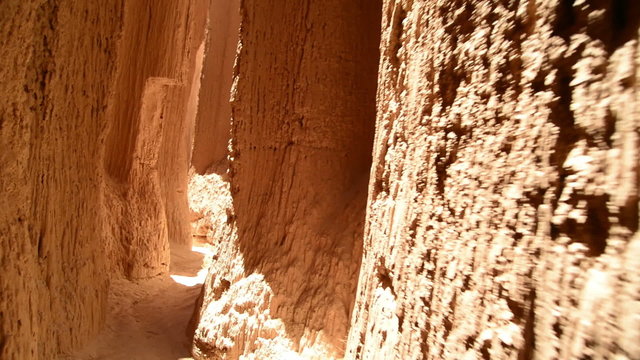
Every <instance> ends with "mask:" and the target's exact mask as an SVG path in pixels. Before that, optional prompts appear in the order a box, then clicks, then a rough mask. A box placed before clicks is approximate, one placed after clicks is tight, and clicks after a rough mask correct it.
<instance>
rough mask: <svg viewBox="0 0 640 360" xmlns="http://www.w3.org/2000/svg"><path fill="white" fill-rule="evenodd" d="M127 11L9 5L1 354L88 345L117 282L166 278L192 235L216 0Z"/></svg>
mask: <svg viewBox="0 0 640 360" xmlns="http://www.w3.org/2000/svg"><path fill="white" fill-rule="evenodd" d="M121 3H122V2H118V1H105V2H91V1H71V0H60V1H22V0H21V1H13V0H11V1H4V2H3V3H2V6H0V59H2V61H3V66H1V67H0V75H1V77H2V82H1V84H0V92H1V93H2V96H1V97H0V144H1V146H0V149H1V150H0V189H1V197H0V241H1V242H0V264H1V268H0V273H2V275H1V276H0V309H1V311H0V358H3V359H5V358H6V359H53V358H57V355H58V354H59V353H70V352H72V351H73V350H75V349H77V348H78V346H80V345H81V344H83V343H85V342H86V341H87V340H89V339H90V338H91V337H92V336H93V335H95V334H96V333H97V332H98V331H99V330H100V328H101V326H102V324H103V323H104V316H105V310H106V305H107V304H106V298H107V293H108V280H109V278H112V277H115V276H119V275H120V274H125V275H127V276H129V277H131V278H137V277H147V276H152V275H155V274H157V273H159V272H161V271H163V270H165V269H166V268H167V266H168V245H169V240H172V242H175V243H178V244H179V243H188V242H190V240H191V237H190V229H189V224H188V206H187V198H186V184H187V176H188V165H189V161H190V160H189V157H190V151H191V141H192V136H193V123H194V120H195V112H196V109H197V94H198V92H199V71H200V69H201V63H202V58H203V53H204V46H203V40H204V29H205V21H206V13H207V10H208V1H207V0H192V1H187V0H185V1H178V2H176V1H145V0H137V1H127V2H125V3H124V5H123V6H121ZM198 59H200V60H199V61H198ZM104 164H106V166H104ZM105 168H106V171H105Z"/></svg>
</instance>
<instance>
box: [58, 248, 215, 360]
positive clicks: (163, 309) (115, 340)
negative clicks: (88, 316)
mask: <svg viewBox="0 0 640 360" xmlns="http://www.w3.org/2000/svg"><path fill="white" fill-rule="evenodd" d="M209 253H210V250H209V245H207V244H204V243H202V242H198V241H197V240H194V244H193V246H192V247H191V248H188V247H185V248H178V249H173V250H172V251H171V269H170V273H169V274H166V275H162V276H158V277H156V278H152V279H148V280H142V281H137V282H131V281H127V280H117V281H114V282H113V283H112V285H111V291H110V294H109V313H108V315H107V316H108V318H107V324H106V326H105V329H104V330H103V331H102V333H101V334H100V335H99V336H97V337H96V339H95V340H94V341H93V342H92V343H90V344H89V345H87V346H86V347H85V348H84V349H82V350H81V351H79V352H78V353H76V354H74V355H73V356H70V357H67V358H66V360H103V359H104V360H107V359H108V360H120V359H122V360H186V359H191V355H190V347H191V341H190V339H189V337H188V336H187V327H188V326H189V321H190V320H191V317H192V315H193V311H194V305H195V302H196V299H197V298H198V295H199V294H200V290H201V285H202V284H203V282H204V279H205V275H206V270H204V268H205V267H204V264H205V263H207V260H206V258H207V255H208V254H209Z"/></svg>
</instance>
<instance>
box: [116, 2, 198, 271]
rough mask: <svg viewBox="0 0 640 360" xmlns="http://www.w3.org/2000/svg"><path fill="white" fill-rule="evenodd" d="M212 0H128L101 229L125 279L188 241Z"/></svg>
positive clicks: (152, 267)
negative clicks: (197, 119) (195, 141)
mask: <svg viewBox="0 0 640 360" xmlns="http://www.w3.org/2000/svg"><path fill="white" fill-rule="evenodd" d="M208 5H209V1H207V0H182V1H177V2H176V1H169V0H162V1H155V0H154V1H151V0H135V1H128V2H126V5H125V16H124V25H123V32H122V40H121V41H120V43H119V48H118V58H117V61H118V74H117V80H116V84H115V88H114V92H113V98H112V101H111V103H110V107H109V116H110V117H111V118H112V119H113V126H111V127H110V130H109V135H108V137H107V142H106V154H105V160H104V166H105V169H106V173H107V174H108V175H109V176H108V181H107V193H106V200H105V212H106V213H107V214H108V216H109V222H108V224H107V226H106V228H105V232H106V234H107V237H108V239H109V241H108V244H109V245H110V248H109V252H110V257H111V258H112V259H113V262H114V265H115V268H116V269H118V271H119V272H121V273H123V274H125V275H126V276H127V277H130V278H143V277H149V276H154V275H157V274H159V273H162V272H164V271H166V270H167V269H168V266H169V244H170V243H173V244H176V245H184V244H189V243H190V241H191V234H190V228H189V226H190V225H189V222H188V221H189V209H188V204H187V189H186V185H187V183H188V167H189V162H190V152H191V143H192V141H193V139H192V138H193V127H194V122H195V116H196V115H195V114H196V110H197V101H198V92H199V86H200V72H201V69H202V59H203V56H204V47H203V40H204V30H205V23H206V16H207V15H206V14H207V11H208Z"/></svg>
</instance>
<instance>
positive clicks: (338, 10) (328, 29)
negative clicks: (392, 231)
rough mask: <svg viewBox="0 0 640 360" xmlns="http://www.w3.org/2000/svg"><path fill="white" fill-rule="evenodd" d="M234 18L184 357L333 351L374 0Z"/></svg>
mask: <svg viewBox="0 0 640 360" xmlns="http://www.w3.org/2000/svg"><path fill="white" fill-rule="evenodd" d="M214 10H215V9H214ZM236 11H237V9H236ZM240 19H241V20H240V38H239V45H238V55H237V59H236V65H235V73H234V83H233V89H232V94H231V100H229V99H228V98H226V99H223V100H225V101H227V102H229V101H231V119H232V121H231V153H230V154H229V159H230V160H231V161H230V169H229V173H228V174H222V176H220V174H217V173H215V172H214V173H212V174H210V175H208V178H209V179H211V181H212V182H214V183H215V184H217V187H216V186H214V187H213V188H212V189H209V190H206V191H209V192H210V193H211V194H216V195H214V196H221V199H220V200H219V201H218V205H217V208H218V209H219V210H218V214H220V211H222V214H221V215H216V212H215V211H214V212H211V211H210V212H209V213H207V211H206V210H205V211H202V213H204V215H205V216H207V217H208V218H209V220H210V221H209V222H210V225H209V226H208V228H209V229H211V230H209V232H210V233H211V234H212V235H211V236H210V237H213V242H214V243H215V244H216V246H218V251H217V254H216V258H217V261H216V262H214V263H213V265H212V268H211V269H210V277H209V279H208V280H207V283H206V285H205V296H204V303H203V306H202V309H201V312H200V315H201V319H200V323H199V326H198V329H197V330H196V334H195V341H194V345H195V347H194V355H196V357H197V358H219V357H224V358H230V359H234V358H238V357H239V356H241V355H250V354H254V355H255V354H258V355H257V356H258V358H291V357H292V356H293V354H294V353H297V352H298V353H301V354H302V355H303V356H307V354H317V356H320V357H323V358H329V357H339V356H340V355H341V354H342V353H343V351H344V341H345V339H346V336H347V331H348V327H349V316H350V313H351V309H352V307H353V301H354V296H355V288H356V281H357V273H358V269H359V266H360V258H361V250H362V230H363V221H364V209H365V204H366V188H367V181H368V173H369V169H370V163H371V159H370V158H371V147H372V143H373V128H374V122H375V88H376V74H377V65H378V44H379V28H380V25H379V24H380V4H377V5H376V3H375V2H371V1H349V2H345V1H340V0H331V1H323V2H316V1H303V2H298V3H291V2H283V1H262V0H260V1H243V2H242V5H241V7H240ZM274 19H280V21H274ZM212 50H213V49H212ZM205 70H206V69H205ZM206 76H207V73H206V72H205V73H204V77H205V78H206ZM227 93H228V90H227ZM213 100H215V99H213ZM200 101H201V105H202V104H204V103H205V102H207V101H212V99H211V98H208V97H207V96H206V95H204V90H203V93H202V94H201V98H200ZM202 108H203V106H201V109H202ZM199 116H209V117H211V115H210V114H206V113H202V114H200V115H199ZM216 120H217V119H215V118H211V119H210V121H216ZM200 121H201V120H200V119H199V123H198V126H200V125H201V123H200ZM196 146H197V143H196ZM198 151H202V150H201V149H198V148H194V160H195V159H196V156H197V153H198ZM194 186H200V188H205V187H206V186H205V185H203V184H201V183H200V184H198V183H196V184H194ZM216 189H217V190H216ZM194 192H195V193H198V192H202V190H198V191H194ZM194 197H198V195H197V194H195V195H194ZM220 203H224V204H226V207H225V206H222V207H220V205H219V204H220ZM194 208H197V209H201V207H200V206H199V205H196V206H194ZM223 209H224V210H223ZM220 229H226V230H220ZM309 356H310V355H309Z"/></svg>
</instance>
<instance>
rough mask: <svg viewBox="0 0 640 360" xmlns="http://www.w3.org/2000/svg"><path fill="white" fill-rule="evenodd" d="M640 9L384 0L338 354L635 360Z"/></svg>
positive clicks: (639, 331) (639, 282)
mask: <svg viewBox="0 0 640 360" xmlns="http://www.w3.org/2000/svg"><path fill="white" fill-rule="evenodd" d="M639 10H640V9H639V6H638V3H637V2H635V1H579V0H576V1H532V0H523V1H486V0H475V1H473V0H470V1H449V0H445V1H406V0H401V1H389V0H386V1H384V6H383V20H382V26H383V29H382V34H383V35H382V41H381V49H382V52H381V54H382V59H381V64H380V73H379V79H378V119H377V124H376V140H375V145H374V160H373V169H372V178H371V182H370V187H369V201H368V204H367V206H368V208H367V219H366V224H365V226H366V230H365V239H364V258H363V265H362V268H361V270H360V281H359V286H358V292H357V298H356V306H355V312H354V314H353V317H352V323H351V325H352V327H351V330H350V333H349V340H348V344H347V358H349V359H367V360H368V359H479V358H484V359H489V358H490V359H533V358H535V359H606V358H608V359H612V358H615V359H640V341H639V340H640V234H638V232H637V231H638V180H639V178H638V169H639V167H638V159H639V156H638V150H639V149H638V144H639V140H640V139H639V137H638V130H639V125H640V123H639V121H640V108H639V106H640V101H639V100H640V98H639V96H640V93H639V85H638V76H639V75H640V72H639V71H640V66H639V65H640V53H639V48H638V22H639V21H640V14H639Z"/></svg>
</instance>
